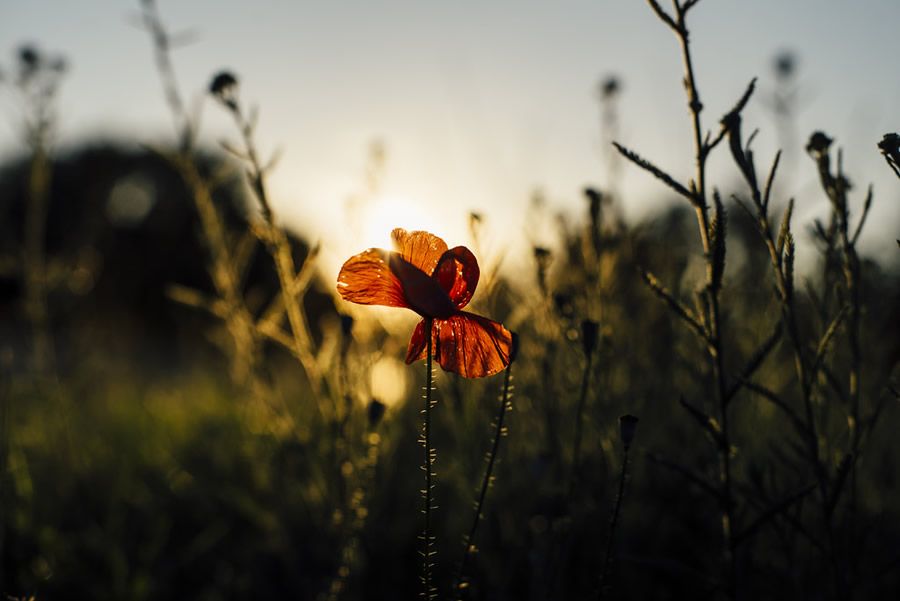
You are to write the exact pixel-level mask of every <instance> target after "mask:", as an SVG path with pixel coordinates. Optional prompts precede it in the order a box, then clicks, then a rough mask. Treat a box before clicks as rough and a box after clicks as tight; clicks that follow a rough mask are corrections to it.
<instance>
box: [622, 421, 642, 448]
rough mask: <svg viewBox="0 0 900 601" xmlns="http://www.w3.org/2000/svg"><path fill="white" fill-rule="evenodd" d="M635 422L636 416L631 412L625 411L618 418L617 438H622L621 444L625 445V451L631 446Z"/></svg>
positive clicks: (635, 427)
mask: <svg viewBox="0 0 900 601" xmlns="http://www.w3.org/2000/svg"><path fill="white" fill-rule="evenodd" d="M637 424H638V418H636V417H635V416H633V415H631V414H628V413H626V414H625V415H623V416H621V417H620V418H619V438H621V439H622V444H623V445H625V452H628V449H629V447H631V442H632V441H633V440H634V433H635V430H637Z"/></svg>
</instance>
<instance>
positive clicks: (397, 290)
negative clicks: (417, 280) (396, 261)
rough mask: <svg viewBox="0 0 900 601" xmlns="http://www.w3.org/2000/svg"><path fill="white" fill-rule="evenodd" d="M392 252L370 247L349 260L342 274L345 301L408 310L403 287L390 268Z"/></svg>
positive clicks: (341, 290) (339, 286)
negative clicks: (389, 262)
mask: <svg viewBox="0 0 900 601" xmlns="http://www.w3.org/2000/svg"><path fill="white" fill-rule="evenodd" d="M388 257H389V253H388V252H387V251H384V250H381V249H379V248H370V249H369V250H365V251H363V252H361V253H359V254H358V255H354V256H352V257H350V258H349V259H347V262H346V263H344V266H343V267H341V271H340V273H339V274H338V280H337V290H338V293H339V294H340V295H341V298H343V299H344V300H348V301H351V302H354V303H359V304H361V305H384V306H386V307H402V308H408V305H407V302H406V298H405V297H404V296H403V286H402V285H401V283H400V280H399V279H398V278H397V276H396V275H394V273H393V272H392V271H391V268H390V266H389V265H388V261H389V258H388Z"/></svg>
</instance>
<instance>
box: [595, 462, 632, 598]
mask: <svg viewBox="0 0 900 601" xmlns="http://www.w3.org/2000/svg"><path fill="white" fill-rule="evenodd" d="M627 471H628V449H627V448H626V449H625V455H624V457H622V471H621V472H620V473H619V492H618V493H616V504H615V506H614V507H613V514H612V518H611V519H610V522H609V536H608V537H607V539H606V554H605V555H604V557H603V568H602V570H601V572H600V592H599V595H598V597H597V598H598V599H602V598H603V593H604V591H605V588H606V586H607V584H606V579H607V578H608V577H609V568H610V566H611V565H612V561H613V549H614V545H615V538H616V525H618V523H619V511H620V510H621V508H622V496H623V494H624V492H625V475H626V473H627Z"/></svg>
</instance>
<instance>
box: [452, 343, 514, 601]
mask: <svg viewBox="0 0 900 601" xmlns="http://www.w3.org/2000/svg"><path fill="white" fill-rule="evenodd" d="M512 336H513V348H512V351H511V352H510V355H509V365H508V366H507V368H506V372H505V374H504V377H503V392H502V393H501V394H500V409H499V410H498V411H497V417H496V418H495V419H494V437H493V439H492V440H491V450H490V451H489V452H488V454H487V457H486V460H487V467H486V468H485V470H484V476H483V478H482V480H481V487H480V488H479V490H478V499H477V500H476V501H475V515H474V516H473V517H472V525H471V526H469V532H468V533H467V534H466V536H465V538H464V539H463V544H464V548H463V557H462V561H461V562H460V564H459V571H458V572H457V575H456V598H457V599H459V600H462V597H463V590H464V589H465V588H466V586H467V584H468V583H467V582H466V581H465V580H464V578H465V574H466V567H467V566H468V563H469V558H470V557H471V555H472V553H474V552H475V545H474V543H473V542H472V541H474V540H475V532H476V531H477V530H478V524H479V523H480V522H481V518H482V510H483V509H484V499H485V497H487V491H488V488H490V486H491V483H492V482H493V480H494V477H493V475H492V473H493V470H494V464H495V462H496V461H497V451H498V450H499V449H500V439H501V438H502V437H503V436H505V435H506V428H504V427H503V418H504V416H505V415H506V412H507V411H508V410H509V408H510V393H511V392H512V387H511V383H512V365H513V362H514V361H515V360H516V354H517V353H518V348H519V337H518V335H517V334H515V333H513V335H512Z"/></svg>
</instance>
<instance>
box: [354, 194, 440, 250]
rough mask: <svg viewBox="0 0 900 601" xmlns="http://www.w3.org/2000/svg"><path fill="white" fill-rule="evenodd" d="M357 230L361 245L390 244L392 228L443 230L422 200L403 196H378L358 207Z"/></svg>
mask: <svg viewBox="0 0 900 601" xmlns="http://www.w3.org/2000/svg"><path fill="white" fill-rule="evenodd" d="M358 219H359V232H360V234H361V235H362V239H361V240H359V242H361V243H362V246H361V248H365V247H371V246H374V247H380V248H387V247H389V245H390V236H391V231H392V230H393V229H394V228H397V227H402V228H404V229H407V230H427V231H431V232H433V231H438V232H440V231H442V230H443V229H445V228H446V226H445V227H444V228H442V227H441V220H440V219H439V218H438V216H436V215H435V214H434V213H433V212H431V211H429V210H428V208H427V207H426V206H425V205H423V204H422V203H417V202H414V201H412V200H409V199H408V198H404V197H402V196H380V197H378V198H376V199H374V200H373V201H372V202H371V203H368V204H366V206H364V207H362V208H361V211H360V214H359V216H358Z"/></svg>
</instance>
